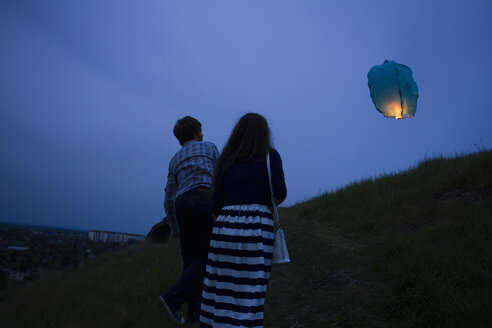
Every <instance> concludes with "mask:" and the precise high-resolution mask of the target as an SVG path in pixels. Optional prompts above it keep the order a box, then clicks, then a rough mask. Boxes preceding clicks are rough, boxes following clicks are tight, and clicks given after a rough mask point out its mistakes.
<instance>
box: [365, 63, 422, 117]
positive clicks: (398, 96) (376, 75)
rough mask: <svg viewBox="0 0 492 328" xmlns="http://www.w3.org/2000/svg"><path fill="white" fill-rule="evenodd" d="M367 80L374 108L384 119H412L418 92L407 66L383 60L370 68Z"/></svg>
mask: <svg viewBox="0 0 492 328" xmlns="http://www.w3.org/2000/svg"><path fill="white" fill-rule="evenodd" d="M367 78H368V86H369V91H370V94H371V98H372V101H373V103H374V106H376V109H377V110H378V111H380V112H381V113H382V114H383V115H384V116H385V117H394V118H396V119H402V118H412V117H414V115H415V111H416V109H417V99H418V96H419V92H418V87H417V83H415V81H414V79H413V76H412V70H411V69H410V68H409V67H408V66H405V65H402V64H398V63H396V62H394V61H390V62H389V61H387V60H385V61H384V63H383V64H382V65H376V66H374V67H373V68H371V70H370V71H369V73H367Z"/></svg>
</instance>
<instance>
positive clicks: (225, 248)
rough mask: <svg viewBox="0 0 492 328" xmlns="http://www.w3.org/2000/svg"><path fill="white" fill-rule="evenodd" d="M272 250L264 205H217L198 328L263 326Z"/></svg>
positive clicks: (267, 217) (271, 234)
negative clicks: (217, 214) (218, 208)
mask: <svg viewBox="0 0 492 328" xmlns="http://www.w3.org/2000/svg"><path fill="white" fill-rule="evenodd" d="M272 252H273V223H272V214H271V211H270V210H269V209H268V207H267V206H264V205H257V204H252V205H237V206H226V207H224V208H223V209H222V211H221V212H220V215H219V217H218V218H217V221H216V223H215V225H214V228H213V231H212V238H211V240H210V248H209V252H208V261H207V268H206V272H205V279H204V282H203V294H202V306H201V313H200V327H207V328H208V327H214V328H221V327H263V306H264V304H265V293H266V289H267V285H268V279H269V278H270V269H271V262H272Z"/></svg>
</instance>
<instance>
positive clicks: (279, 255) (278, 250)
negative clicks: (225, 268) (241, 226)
mask: <svg viewBox="0 0 492 328" xmlns="http://www.w3.org/2000/svg"><path fill="white" fill-rule="evenodd" d="M267 169H268V182H269V183H270V196H271V198H272V212H273V217H274V218H275V222H276V223H277V229H276V230H275V235H274V237H273V257H272V264H282V263H289V262H290V258H289V252H288V251H287V243H286V242H285V235H284V231H283V230H282V228H281V227H280V220H279V216H278V210H277V204H276V203H275V198H274V197H273V186H272V172H271V169H270V154H268V155H267Z"/></svg>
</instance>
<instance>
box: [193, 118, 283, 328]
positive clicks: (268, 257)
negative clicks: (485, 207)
mask: <svg viewBox="0 0 492 328" xmlns="http://www.w3.org/2000/svg"><path fill="white" fill-rule="evenodd" d="M267 154H269V155H270V163H271V173H272V184H273V194H274V197H275V199H276V200H277V202H278V203H280V202H282V201H283V200H284V199H285V197H286V194H287V189H286V187H285V180H284V173H283V170H282V161H281V159H280V155H279V154H278V152H277V151H276V150H275V149H273V148H272V146H271V140H270V129H269V128H268V124H267V121H266V120H265V118H264V117H263V116H261V115H259V114H255V113H248V114H246V115H244V116H243V117H242V118H241V119H240V120H239V121H238V123H237V124H236V126H235V127H234V129H233V131H232V134H231V136H230V137H229V140H228V142H227V144H226V146H225V147H224V150H223V151H222V154H221V155H220V156H219V159H218V160H217V163H216V166H215V174H214V183H215V190H214V214H215V215H216V216H218V217H217V220H216V222H215V224H214V227H213V231H212V238H211V240H210V247H209V253H208V262H207V267H206V273H205V280H204V283H203V294H202V305H201V315H200V326H201V327H263V307H264V302H265V293H266V288H267V284H268V279H269V278H270V268H271V261H272V251H273V222H272V213H271V210H270V207H271V197H270V186H269V182H268V173H267V164H266V158H267Z"/></svg>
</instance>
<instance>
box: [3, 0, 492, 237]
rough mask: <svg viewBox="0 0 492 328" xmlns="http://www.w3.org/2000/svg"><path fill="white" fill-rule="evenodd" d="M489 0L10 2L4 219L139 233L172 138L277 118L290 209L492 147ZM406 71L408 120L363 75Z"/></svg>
mask: <svg viewBox="0 0 492 328" xmlns="http://www.w3.org/2000/svg"><path fill="white" fill-rule="evenodd" d="M491 14H492V2H491V1H488V0H481V1H477V0H468V1H451V0H449V1H435V0H414V1H399V0H393V1H389V0H387V1H386V0H385V1H382V0H374V1H366V0H346V1H310V0H302V1H301V0H299V1H268V0H262V1H251V0H250V1H122V0H114V1H113V0H111V1H106V0H105V1H66V0H51V1H48V0H45V1H43V0H35V1H21V0H13V1H10V0H1V1H0V42H1V45H2V51H1V52H0V154H1V161H0V163H1V170H0V183H1V185H0V197H1V198H0V221H3V222H14V223H22V224H35V225H45V226H46V225H47V226H57V227H66V228H76V229H84V230H90V229H98V230H111V231H121V232H131V233H142V234H143V233H146V232H148V230H149V229H150V228H151V226H152V225H153V224H155V223H157V222H158V221H160V220H161V219H162V217H163V216H164V210H163V206H162V203H163V197H164V186H165V183H166V178H167V169H168V163H169V160H170V159H171V157H172V156H173V154H174V153H175V152H176V151H177V150H178V149H179V147H180V146H179V144H178V142H177V140H176V139H175V137H174V135H173V133H172V129H173V126H174V124H175V122H176V120H177V119H178V118H181V117H183V116H186V115H191V116H193V117H195V118H197V119H198V120H199V121H201V123H202V127H203V134H204V139H205V140H207V141H211V142H214V143H215V144H216V145H217V147H218V148H219V150H222V148H223V146H224V144H225V142H226V140H227V138H228V136H229V134H230V132H231V129H232V128H233V126H234V124H235V122H236V121H237V120H238V119H239V117H240V116H241V115H243V114H245V113H247V112H250V111H251V112H257V113H260V114H262V115H264V116H265V117H266V118H267V119H268V120H269V122H270V126H271V129H272V134H273V138H274V144H275V148H276V149H277V150H278V151H279V153H280V155H281V157H282V160H283V166H284V172H285V177H286V184H287V190H288V196H287V199H286V202H285V205H287V206H289V205H293V204H295V203H296V202H300V201H303V200H306V199H309V198H311V197H313V196H316V195H319V194H321V193H323V192H327V191H333V190H336V189H338V188H341V187H343V186H345V185H347V184H349V183H351V182H353V181H358V180H361V179H366V178H369V177H372V176H378V175H380V174H383V173H385V172H398V171H400V170H405V169H407V168H409V167H411V166H413V165H415V164H416V163H417V162H418V161H420V160H422V159H424V158H426V157H430V156H434V155H437V154H442V155H445V156H448V155H449V156H452V155H455V154H460V153H468V152H474V151H477V150H479V149H490V148H491V147H492V109H491V96H492V63H491V61H492V37H491V33H492V20H491V19H490V16H491ZM385 59H388V60H394V61H396V62H398V63H401V64H405V65H407V66H409V67H410V68H411V69H412V71H413V76H414V78H415V80H416V82H417V84H418V87H419V91H420V96H419V99H418V105H417V112H416V115H415V118H413V119H404V120H395V119H389V118H385V117H384V116H383V115H382V114H380V113H379V112H378V111H377V110H376V109H375V107H374V105H373V103H372V101H371V98H370V96H369V88H368V86H367V72H368V71H369V69H370V68H371V67H372V66H374V65H379V64H382V63H383V62H384V60H385Z"/></svg>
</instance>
